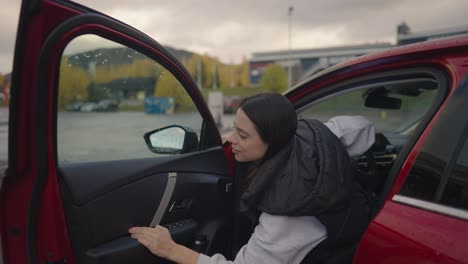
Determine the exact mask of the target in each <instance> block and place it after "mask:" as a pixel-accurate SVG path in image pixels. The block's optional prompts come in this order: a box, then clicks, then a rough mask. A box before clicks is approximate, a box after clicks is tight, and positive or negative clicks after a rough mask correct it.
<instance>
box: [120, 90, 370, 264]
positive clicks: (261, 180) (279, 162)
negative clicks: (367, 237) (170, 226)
mask: <svg viewBox="0 0 468 264" xmlns="http://www.w3.org/2000/svg"><path fill="white" fill-rule="evenodd" d="M336 127H337V126H336V124H334V128H335V129H336ZM341 132H342V131H341ZM353 132H354V131H353ZM344 134H346V133H344ZM227 140H228V141H229V142H230V143H231V144H232V152H233V154H234V155H235V159H236V161H238V162H242V163H247V164H249V166H248V167H249V171H248V173H247V176H246V179H245V181H244V190H245V191H244V193H243V195H242V198H241V205H240V208H241V211H243V212H245V213H246V214H248V215H250V216H252V215H254V216H255V217H254V218H256V219H258V221H257V225H256V227H255V230H254V232H253V234H252V236H251V238H250V239H249V241H248V243H247V244H246V245H245V246H243V247H242V248H241V249H240V251H239V253H238V254H237V256H236V258H235V260H234V261H233V262H234V263H301V261H303V260H304V259H306V260H307V261H317V262H323V261H332V262H333V261H334V262H336V263H342V262H343V261H350V260H351V257H352V249H353V248H354V246H355V244H356V242H357V241H358V239H359V237H360V235H361V234H362V232H363V230H364V228H365V225H366V224H367V221H366V220H367V214H368V211H367V209H366V208H365V206H364V205H365V204H364V200H363V197H362V196H361V195H359V193H360V191H359V187H358V186H357V184H355V182H354V177H353V175H352V169H351V166H350V159H349V155H348V154H347V152H346V149H345V148H344V146H343V144H342V143H341V142H340V140H339V139H338V138H337V137H336V136H335V135H334V134H333V133H332V132H331V131H330V129H328V128H327V127H326V126H325V125H324V124H322V123H321V122H319V121H316V120H299V121H297V117H296V112H295V110H294V108H293V106H292V105H291V103H290V102H289V101H288V100H287V99H286V98H285V97H284V96H282V95H280V94H276V93H262V94H257V95H254V96H252V97H249V98H246V99H245V100H244V101H243V102H242V103H241V104H240V106H239V109H238V110H237V113H236V117H235V120H234V132H233V133H232V134H231V135H230V136H229V137H228V138H227ZM364 143H366V144H367V145H369V146H370V144H372V143H373V142H371V141H368V142H364ZM355 145H359V144H355ZM360 147H361V148H362V146H360ZM350 201H356V202H350ZM257 217H258V218H257ZM345 219H346V220H345ZM359 220H363V221H362V223H358V225H357V228H356V227H355V226H353V227H352V231H351V232H350V231H349V230H348V229H349V228H347V227H348V225H350V223H354V222H355V221H359ZM350 221H351V222H350ZM353 225H354V224H353ZM129 232H130V233H131V234H132V237H133V238H136V239H137V240H138V241H139V242H140V243H142V244H143V245H145V246H146V247H147V248H148V249H149V250H150V251H151V252H152V253H154V254H156V255H158V256H160V257H163V258H166V259H169V260H171V261H173V262H176V263H187V264H189V263H199V264H202V263H232V262H228V261H227V260H226V259H225V258H224V257H223V256H222V255H220V254H215V255H214V256H212V257H208V256H206V255H204V254H200V253H198V252H195V251H193V250H191V249H189V248H186V247H184V246H182V245H178V244H176V243H175V242H174V241H173V240H172V239H171V237H170V234H169V233H168V231H167V229H165V228H163V227H161V226H157V227H155V228H147V227H134V228H131V229H130V230H129ZM319 244H320V246H319V247H317V245H319ZM337 248H342V249H343V250H342V252H344V253H343V254H337V252H336V250H334V251H333V252H332V249H337ZM350 249H351V251H350ZM345 251H346V252H345ZM348 251H349V252H348ZM350 253H351V256H350V255H349V254H350ZM333 255H340V256H339V257H338V258H336V257H333Z"/></svg>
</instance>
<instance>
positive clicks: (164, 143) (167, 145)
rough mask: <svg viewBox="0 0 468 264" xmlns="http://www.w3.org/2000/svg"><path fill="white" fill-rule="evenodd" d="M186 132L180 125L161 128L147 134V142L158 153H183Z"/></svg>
mask: <svg viewBox="0 0 468 264" xmlns="http://www.w3.org/2000/svg"><path fill="white" fill-rule="evenodd" d="M185 135H186V132H185V130H184V129H183V128H181V127H179V126H170V127H165V128H161V129H158V130H155V131H152V132H149V133H147V134H145V140H146V144H147V145H148V147H149V148H150V150H151V151H153V152H155V153H158V154H175V153H182V151H183V150H184V141H185Z"/></svg>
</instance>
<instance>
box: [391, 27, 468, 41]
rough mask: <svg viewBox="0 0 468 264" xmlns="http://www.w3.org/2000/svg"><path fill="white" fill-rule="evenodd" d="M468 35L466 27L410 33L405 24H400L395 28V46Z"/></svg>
mask: <svg viewBox="0 0 468 264" xmlns="http://www.w3.org/2000/svg"><path fill="white" fill-rule="evenodd" d="M463 34H468V26H459V27H451V28H444V29H434V30H430V31H423V32H415V33H413V32H411V29H410V27H409V26H408V25H407V24H406V23H404V22H403V23H401V24H400V25H398V27H397V45H398V46H401V45H407V44H412V43H416V42H421V41H427V40H433V39H438V38H445V37H451V36H456V35H463Z"/></svg>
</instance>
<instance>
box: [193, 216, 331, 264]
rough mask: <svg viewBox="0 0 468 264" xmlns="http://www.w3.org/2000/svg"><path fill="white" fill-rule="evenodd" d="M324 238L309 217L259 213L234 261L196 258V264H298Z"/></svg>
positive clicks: (221, 257)
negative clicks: (258, 217)
mask: <svg viewBox="0 0 468 264" xmlns="http://www.w3.org/2000/svg"><path fill="white" fill-rule="evenodd" d="M326 237H327V232H326V229H325V226H323V225H322V224H321V223H320V222H319V221H318V220H317V219H316V218H315V217H313V216H301V217H288V216H278V215H270V214H267V213H262V214H261V215H260V219H259V224H258V225H257V226H256V227H255V231H254V233H253V234H252V237H251V238H250V240H249V242H248V243H247V245H245V246H243V247H242V248H241V249H240V251H239V253H238V254H237V256H236V258H235V259H234V261H227V260H226V259H225V258H224V257H223V256H222V255H220V254H215V255H213V256H212V257H208V256H206V255H204V254H200V257H199V258H198V264H227V263H233V264H255V263H270V264H283V263H290V264H299V263H300V262H301V261H302V260H303V258H304V257H305V256H306V255H307V253H309V251H310V250H312V248H314V247H315V246H317V245H318V244H319V243H320V242H322V241H323V240H324V239H325V238H326Z"/></svg>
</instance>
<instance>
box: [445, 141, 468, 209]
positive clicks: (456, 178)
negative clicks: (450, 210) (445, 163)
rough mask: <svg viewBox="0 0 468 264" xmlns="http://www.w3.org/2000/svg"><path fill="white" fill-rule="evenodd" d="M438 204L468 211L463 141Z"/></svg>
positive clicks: (467, 148)
mask: <svg viewBox="0 0 468 264" xmlns="http://www.w3.org/2000/svg"><path fill="white" fill-rule="evenodd" d="M440 203H442V204H446V205H449V206H452V207H455V208H460V209H468V141H465V144H464V146H463V149H462V150H461V152H460V155H459V156H458V159H457V162H456V163H455V165H454V167H453V168H452V170H451V173H450V174H449V177H448V180H447V185H446V186H445V190H444V192H443V196H442V199H441V201H440Z"/></svg>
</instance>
